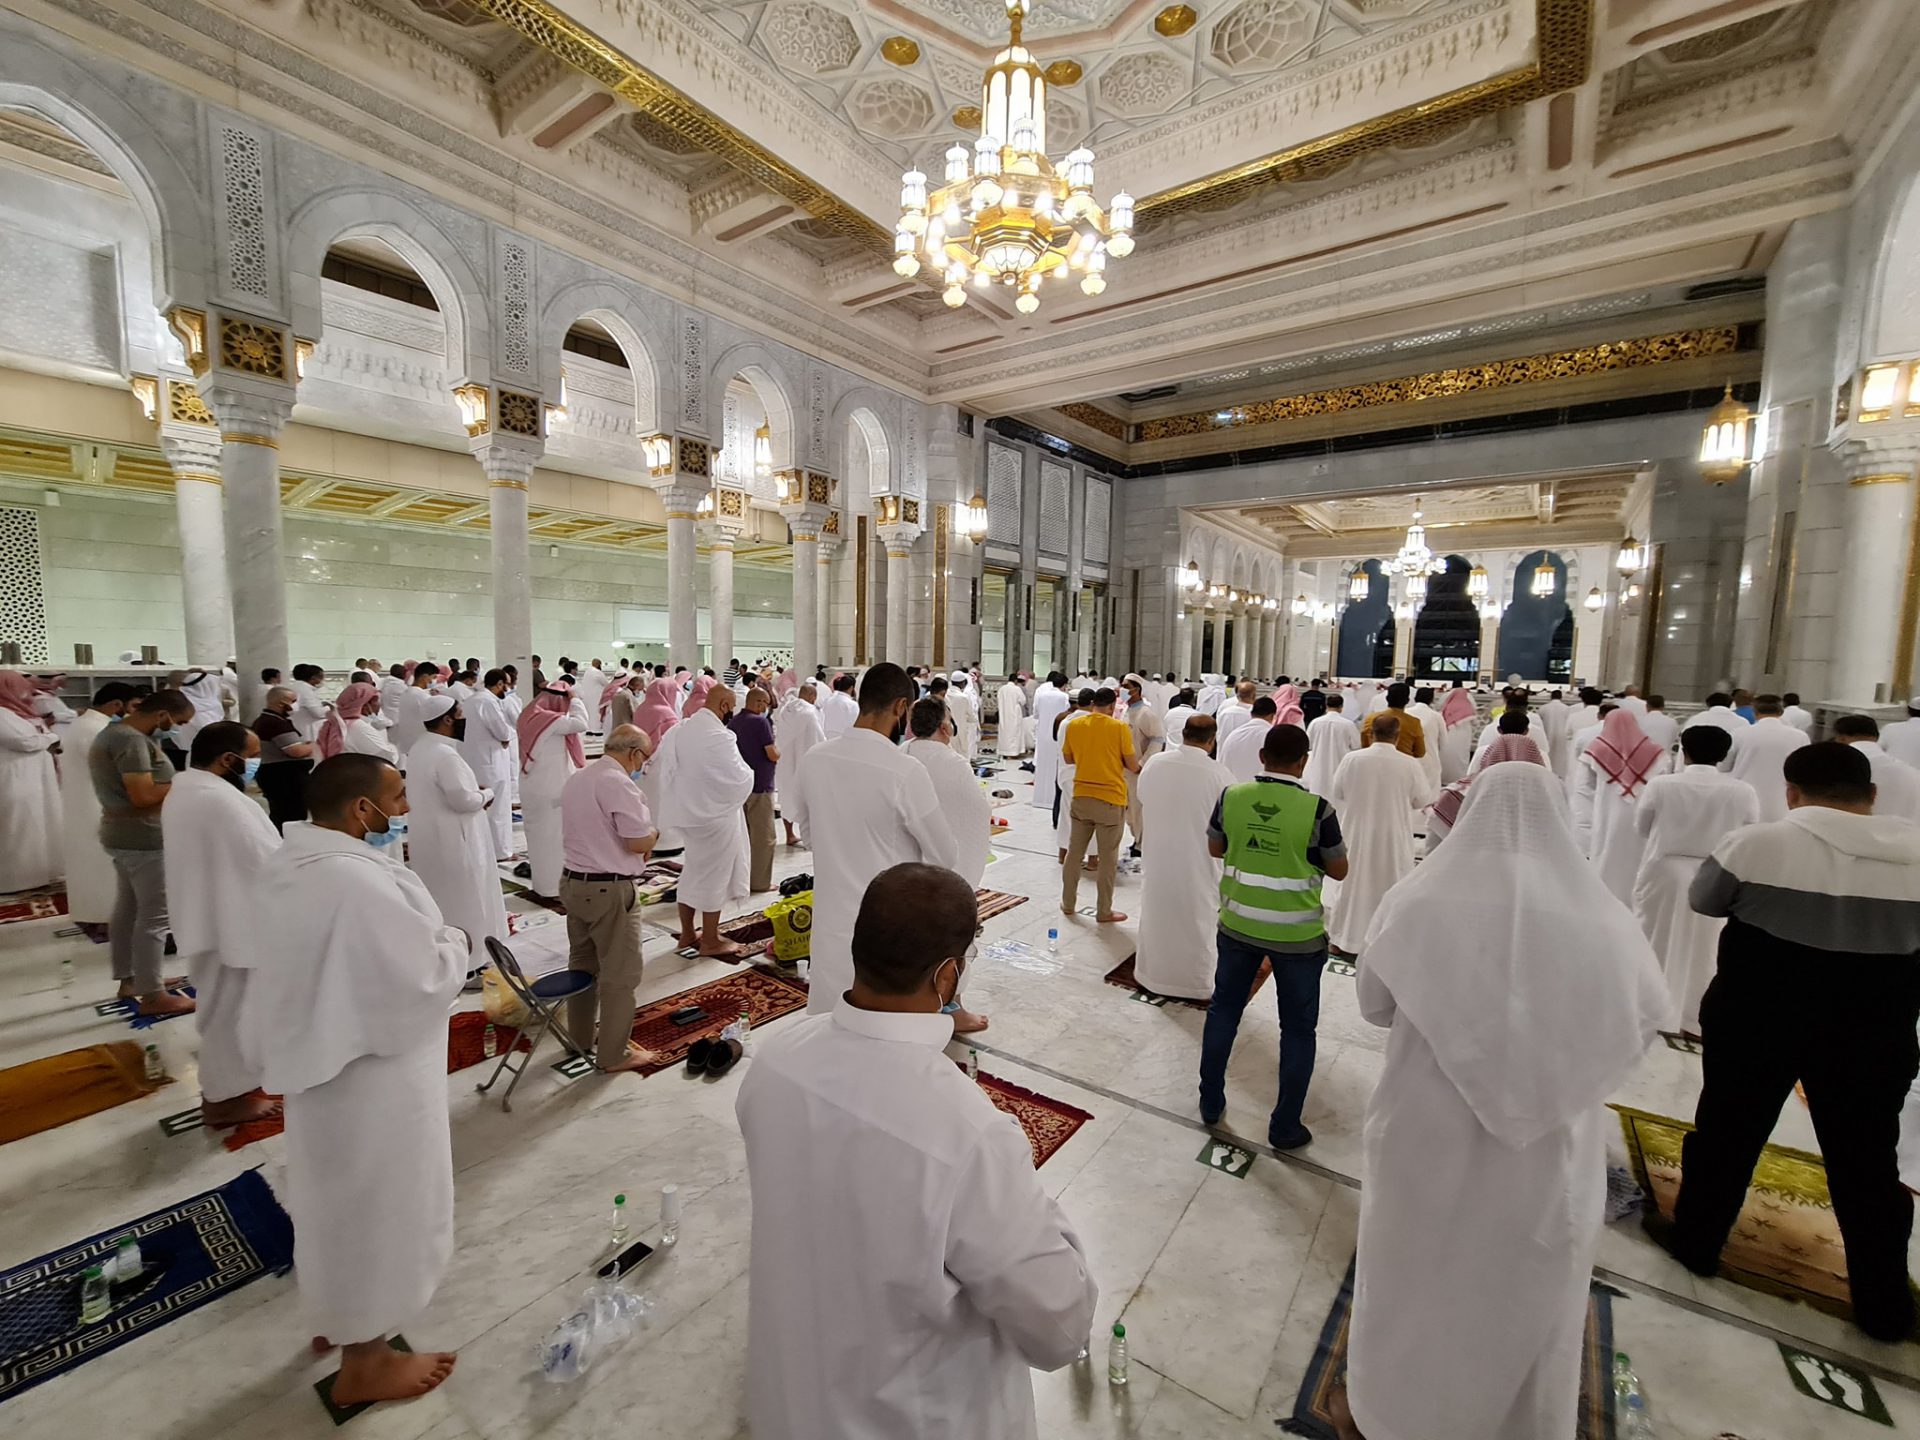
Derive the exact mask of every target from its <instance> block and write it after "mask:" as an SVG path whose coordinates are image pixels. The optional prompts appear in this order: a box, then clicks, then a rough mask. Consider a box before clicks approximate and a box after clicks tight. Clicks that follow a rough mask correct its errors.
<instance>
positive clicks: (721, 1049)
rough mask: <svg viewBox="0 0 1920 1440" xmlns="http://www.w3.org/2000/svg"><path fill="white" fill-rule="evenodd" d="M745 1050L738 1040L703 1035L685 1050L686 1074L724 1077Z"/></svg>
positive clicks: (737, 1062) (738, 1061)
mask: <svg viewBox="0 0 1920 1440" xmlns="http://www.w3.org/2000/svg"><path fill="white" fill-rule="evenodd" d="M746 1053H747V1052H746V1048H745V1047H744V1046H742V1045H741V1043H740V1042H739V1041H738V1040H728V1039H725V1038H723V1037H721V1036H718V1035H703V1036H702V1037H701V1038H700V1039H698V1040H696V1041H694V1042H693V1044H692V1045H691V1046H689V1047H688V1049H687V1074H689V1075H714V1076H719V1075H724V1074H726V1073H727V1072H728V1071H729V1070H731V1069H733V1067H734V1066H735V1065H737V1064H739V1063H740V1057H741V1056H742V1055H744V1054H746Z"/></svg>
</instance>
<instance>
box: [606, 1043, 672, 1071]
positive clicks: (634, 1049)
mask: <svg viewBox="0 0 1920 1440" xmlns="http://www.w3.org/2000/svg"><path fill="white" fill-rule="evenodd" d="M659 1059H660V1057H659V1056H658V1055H656V1054H654V1053H653V1051H651V1050H648V1049H645V1048H644V1047H642V1046H639V1045H634V1044H629V1045H628V1046H627V1058H626V1059H624V1060H622V1061H621V1062H620V1063H619V1064H618V1065H602V1066H601V1067H600V1070H601V1072H602V1073H603V1074H607V1075H624V1074H626V1073H627V1072H628V1071H629V1070H642V1069H645V1068H646V1067H647V1066H649V1065H652V1064H654V1063H656V1062H657V1061H658V1060H659Z"/></svg>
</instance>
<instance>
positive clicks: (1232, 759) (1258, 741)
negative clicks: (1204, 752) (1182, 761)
mask: <svg viewBox="0 0 1920 1440" xmlns="http://www.w3.org/2000/svg"><path fill="white" fill-rule="evenodd" d="M1221 713H1222V714H1224V713H1225V711H1224V710H1223V711H1222V712H1221ZM1271 729H1273V722H1272V721H1271V720H1259V721H1252V722H1250V723H1248V724H1245V725H1239V726H1236V727H1234V730H1233V733H1232V734H1230V735H1228V736H1227V738H1226V739H1224V740H1221V741H1220V742H1219V750H1220V763H1221V764H1222V765H1224V766H1225V767H1226V769H1227V773H1228V774H1229V775H1231V776H1232V777H1233V779H1234V783H1236V784H1245V783H1246V782H1247V781H1249V780H1251V779H1253V777H1254V776H1256V775H1258V774H1259V773H1260V771H1261V768H1262V767H1261V764H1260V747H1261V746H1262V745H1264V744H1266V743H1267V732H1268V731H1269V730H1271Z"/></svg>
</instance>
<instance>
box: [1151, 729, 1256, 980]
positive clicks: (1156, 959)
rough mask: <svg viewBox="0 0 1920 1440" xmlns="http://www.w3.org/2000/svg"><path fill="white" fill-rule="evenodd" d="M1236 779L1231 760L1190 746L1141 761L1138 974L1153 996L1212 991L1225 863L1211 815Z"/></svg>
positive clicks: (1166, 751) (1182, 746)
mask: <svg viewBox="0 0 1920 1440" xmlns="http://www.w3.org/2000/svg"><path fill="white" fill-rule="evenodd" d="M1232 783H1233V776H1232V775H1230V774H1229V773H1228V772H1227V768H1226V766H1224V765H1222V764H1221V763H1220V762H1219V761H1218V760H1215V759H1214V758H1213V757H1212V756H1210V755H1208V754H1207V752H1206V751H1204V750H1200V749H1196V748H1195V747H1193V746H1191V745H1179V746H1176V747H1175V748H1173V749H1171V750H1164V751H1162V752H1161V753H1160V754H1158V755H1155V756H1154V757H1153V758H1152V759H1151V760H1149V761H1147V763H1146V764H1145V765H1143V766H1141V767H1140V808H1141V809H1142V811H1144V812H1145V824H1146V836H1145V838H1144V839H1143V840H1142V841H1141V847H1140V848H1141V854H1142V856H1143V858H1144V859H1145V861H1146V864H1145V866H1144V867H1143V877H1142V878H1143V881H1144V884H1143V886H1142V890H1141V896H1140V944H1139V950H1138V954H1137V955H1136V956H1135V959H1134V962H1133V978H1134V980H1135V982H1136V983H1138V984H1139V985H1140V986H1142V987H1143V988H1145V989H1148V990H1151V991H1153V992H1154V993H1155V994H1156V995H1178V996H1180V997H1182V998H1183V999H1188V1000H1204V999H1206V998H1207V997H1208V996H1209V995H1211V994H1213V968H1214V959H1215V950H1216V947H1215V945H1214V936H1215V934H1216V933H1218V931H1219V929H1220V918H1219V917H1220V862H1219V861H1218V860H1216V859H1214V858H1213V857H1212V856H1211V855H1209V854H1208V853H1207V821H1208V819H1209V817H1211V815H1212V814H1213V807H1214V805H1215V803H1216V802H1217V801H1218V800H1219V799H1220V796H1221V794H1222V792H1224V791H1225V790H1226V788H1227V786H1228V785H1230V784H1232Z"/></svg>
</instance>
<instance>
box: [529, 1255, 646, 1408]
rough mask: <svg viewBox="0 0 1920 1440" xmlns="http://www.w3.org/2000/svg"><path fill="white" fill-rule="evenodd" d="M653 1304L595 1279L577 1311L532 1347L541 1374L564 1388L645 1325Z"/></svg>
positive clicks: (622, 1284)
mask: <svg viewBox="0 0 1920 1440" xmlns="http://www.w3.org/2000/svg"><path fill="white" fill-rule="evenodd" d="M652 1310H653V1302H652V1301H650V1300H648V1299H647V1297H646V1296H645V1295H642V1294H640V1293H638V1292H637V1291H634V1290H629V1289H628V1288H627V1286H626V1284H625V1282H624V1281H621V1280H614V1279H604V1280H601V1279H596V1280H595V1281H594V1282H593V1283H592V1284H591V1285H589V1286H587V1288H586V1291H585V1293H583V1294H582V1295H581V1297H580V1308H579V1309H578V1310H575V1311H574V1312H573V1314H571V1315H569V1316H568V1317H567V1318H566V1319H565V1320H562V1321H561V1322H560V1323H559V1324H558V1325H556V1326H554V1327H553V1329H552V1330H551V1331H549V1332H548V1334H547V1338H546V1339H544V1340H542V1341H541V1342H540V1343H539V1345H537V1346H535V1347H534V1359H535V1361H536V1362H537V1363H538V1364H539V1366H540V1373H541V1375H542V1376H544V1377H545V1378H546V1379H547V1380H548V1381H549V1382H551V1383H552V1384H555V1385H564V1384H566V1383H567V1382H568V1381H569V1380H577V1379H579V1378H580V1376H582V1375H584V1374H586V1373H587V1371H588V1370H589V1369H590V1368H591V1367H592V1365H593V1363H594V1361H595V1360H597V1359H599V1358H600V1356H601V1355H602V1354H603V1353H604V1352H606V1351H607V1350H610V1349H612V1348H613V1347H614V1346H615V1345H618V1344H619V1343H620V1342H621V1341H622V1340H625V1339H627V1338H628V1337H629V1336H631V1335H632V1334H633V1333H634V1331H636V1330H638V1329H639V1328H640V1327H641V1326H643V1325H645V1324H646V1323H647V1317H648V1316H649V1315H650V1314H651V1313H652Z"/></svg>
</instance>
